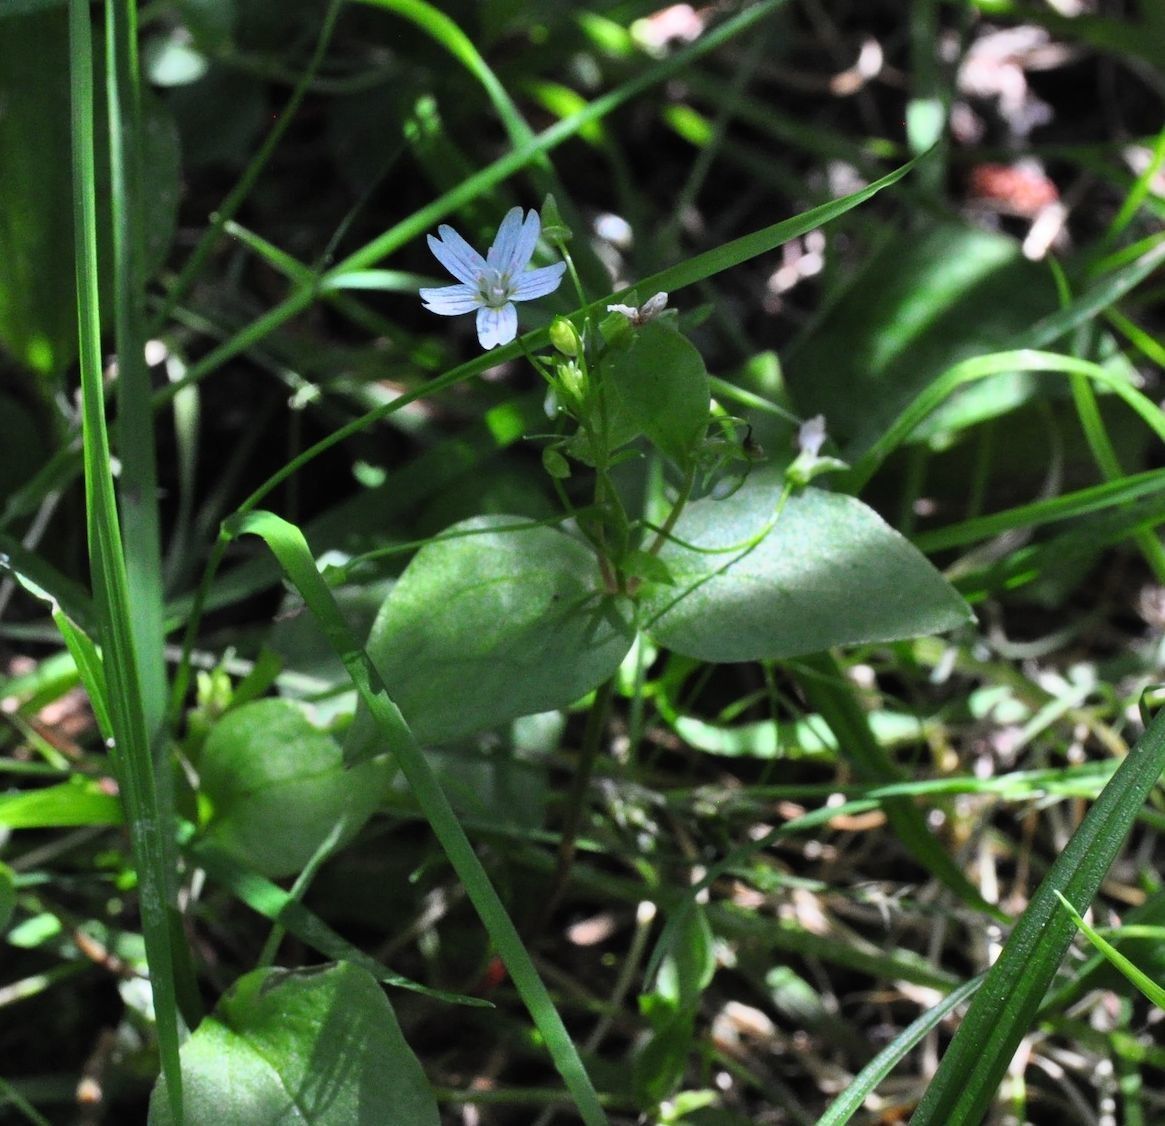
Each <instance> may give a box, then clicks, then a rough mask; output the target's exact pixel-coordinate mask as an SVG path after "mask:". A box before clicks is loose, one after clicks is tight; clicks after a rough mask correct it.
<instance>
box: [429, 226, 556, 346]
mask: <svg viewBox="0 0 1165 1126" xmlns="http://www.w3.org/2000/svg"><path fill="white" fill-rule="evenodd" d="M541 230H542V222H541V220H540V219H539V218H538V212H537V211H531V212H530V213H529V214H528V215H527V216H526V218H525V219H523V218H522V209H521V208H520V207H514V208H511V210H510V211H508V212H507V213H506V217H505V218H504V219H503V220H502V225H501V226H500V227H499V228H498V233H497V237H496V238H495V239H494V243H493V246H491V247H490V248H489V252H488V253H487V254H486V256H485V257H484V258H483V257H482V256H481V255H480V254H478V252H477V251H476V250H474V249H473V247H472V246H470V245H469V243H467V242H466V241H465V239H463V238H462V237H461V236H460V235H459V234H458V233H457V232H456V231H455V230H454V229H453V228H452V227H450V226H446V225H445V224H442V225H441V226H439V227H438V228H437V234H438V235H439V236H440V237H439V238H434V237H433V236H432V235H429V249H430V250H431V251H432V252H433V253H434V254H435V255H436V256H437V260H438V261H439V262H440V263H441V265H442V266H444V267H445V269H447V270H448V271H449V272H450V273H451V274H452V275H453V276H454V277H455V278H456V279H457V280H458V281H459V282H460V283H461V284H460V285H443V286H437V287H435V288H431V289H422V290H421V300H422V301H423V302H424V304H425V308H426V309H428V310H430V312H433V313H440V314H441V315H442V316H444V317H456V316H458V315H460V314H461V313H472V312H473V311H474V310H476V311H477V338H478V340H480V341H481V346H482V347H483V348H493V347H496V346H497V345H499V344H509V343H510V341H511V340H513V339H514V337H515V336H517V335H518V313H517V310H516V309H515V308H514V302H515V301H533V300H534V298H535V297H545V296H546V295H547V294H548V293H553V292H554V291H555V290H556V289H557V288H558V286H559V283H560V282H561V281H562V275H563V273H564V272H565V270H566V263H565V262H555V263H554V265H553V266H542V267H541V268H539V269H536V270H528V269H526V267H527V266H529V264H530V259H531V257H532V256H533V254H534V247H535V246H536V245H537V243H538V235H539V233H540V232H541Z"/></svg>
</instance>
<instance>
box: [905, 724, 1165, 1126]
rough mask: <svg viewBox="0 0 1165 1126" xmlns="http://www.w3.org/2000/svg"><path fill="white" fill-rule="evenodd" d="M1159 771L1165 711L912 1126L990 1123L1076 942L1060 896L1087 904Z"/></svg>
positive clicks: (1085, 830) (1047, 888) (1084, 833)
mask: <svg viewBox="0 0 1165 1126" xmlns="http://www.w3.org/2000/svg"><path fill="white" fill-rule="evenodd" d="M1163 767H1165V711H1161V712H1158V713H1157V715H1156V716H1155V717H1154V719H1153V720H1152V722H1151V723H1150V724H1149V726H1148V728H1147V729H1146V730H1145V733H1144V734H1143V735H1142V736H1141V738H1140V739H1138V740H1137V743H1136V745H1135V746H1134V747H1133V749H1132V750H1131V751H1130V752H1129V754H1128V756H1127V757H1126V758H1125V760H1124V762H1122V763H1121V765H1120V766H1119V768H1118V769H1117V771H1116V773H1115V774H1114V775H1113V777H1112V780H1111V781H1110V782H1109V783H1108V785H1107V786H1105V788H1104V790H1103V791H1101V794H1100V796H1099V797H1098V798H1097V800H1096V802H1095V804H1094V805H1093V806H1092V808H1091V809H1090V810H1089V811H1088V814H1087V816H1086V817H1085V818H1084V821H1083V822H1082V823H1081V825H1080V827H1079V828H1078V829H1077V830H1076V832H1075V833H1074V834H1073V835H1072V838H1071V840H1070V841H1069V842H1068V844H1067V845H1066V846H1065V848H1064V849H1063V850H1062V851H1061V852H1060V855H1059V856H1058V857H1057V858H1056V860H1055V862H1054V863H1053V865H1052V867H1051V870H1050V871H1049V872H1048V875H1047V876H1046V877H1045V878H1044V881H1043V883H1041V884H1040V886H1039V888H1038V890H1037V891H1036V893H1035V895H1034V896H1033V897H1032V900H1031V903H1030V904H1029V905H1028V908H1027V910H1026V911H1024V913H1023V915H1022V916H1021V917H1020V919H1019V922H1018V923H1017V924H1016V926H1015V929H1014V930H1013V931H1012V932H1011V936H1010V937H1009V938H1008V940H1007V944H1006V945H1005V946H1004V948H1003V953H1002V954H1000V956H999V959H998V961H996V963H995V965H993V966H992V967H991V969H990V970H989V971H988V973H987V978H986V980H985V981H984V983H983V987H982V988H981V989H980V990H979V993H978V995H977V996H976V997H975V1000H974V1001H973V1002H972V1003H971V1008H970V1010H969V1011H968V1013H967V1016H966V1018H965V1019H964V1020H963V1023H962V1025H961V1026H960V1028H959V1030H958V1032H957V1033H956V1035H955V1038H954V1040H953V1041H952V1042H951V1044H950V1047H949V1048H948V1049H947V1051H946V1054H945V1055H944V1056H943V1059H942V1063H941V1064H940V1065H939V1069H938V1072H937V1073H936V1074H935V1077H934V1079H933V1080H932V1082H931V1084H930V1086H929V1088H927V1091H926V1094H925V1095H924V1097H923V1100H922V1102H921V1104H920V1105H919V1108H918V1112H917V1114H916V1115H915V1117H914V1118H913V1119H912V1122H913V1123H914V1124H915V1126H970V1124H972V1123H977V1122H979V1121H980V1120H981V1119H982V1117H983V1116H984V1115H985V1114H986V1113H987V1110H988V1108H989V1106H990V1104H991V1101H992V1099H993V1098H994V1095H995V1091H996V1089H997V1088H998V1086H999V1082H1000V1080H1001V1079H1002V1077H1003V1074H1004V1072H1005V1071H1006V1070H1007V1066H1008V1064H1009V1063H1010V1062H1011V1058H1012V1056H1013V1055H1014V1054H1015V1050H1016V1048H1017V1047H1018V1046H1019V1042H1020V1040H1021V1039H1022V1038H1023V1036H1024V1034H1025V1033H1026V1032H1027V1030H1028V1028H1029V1027H1030V1025H1031V1022H1032V1020H1033V1019H1034V1018H1035V1015H1036V1013H1037V1011H1038V1009H1039V1005H1040V1001H1041V999H1042V998H1043V996H1044V993H1045V992H1046V991H1047V989H1048V986H1049V985H1050V984H1051V982H1052V978H1053V977H1054V976H1055V973H1056V970H1057V968H1058V967H1059V965H1060V961H1061V959H1062V958H1063V957H1064V954H1065V952H1066V951H1067V949H1068V946H1069V944H1070V943H1071V941H1072V936H1073V934H1074V933H1075V924H1074V923H1073V921H1072V919H1071V917H1070V916H1069V915H1068V914H1067V912H1065V911H1064V910H1063V909H1062V907H1061V904H1060V900H1059V898H1058V896H1059V895H1063V896H1064V898H1066V899H1067V900H1068V902H1069V903H1071V904H1072V906H1074V907H1075V908H1076V909H1077V911H1081V910H1083V909H1085V908H1086V907H1087V906H1088V905H1089V904H1090V903H1091V902H1092V898H1093V896H1095V895H1096V892H1097V890H1098V889H1099V887H1100V882H1101V880H1102V879H1103V878H1104V875H1105V873H1106V872H1107V871H1108V869H1109V867H1110V865H1111V864H1112V862H1113V860H1114V859H1115V858H1116V855H1117V853H1118V851H1119V850H1120V847H1121V845H1122V843H1123V842H1124V839H1125V836H1126V835H1127V834H1128V831H1129V828H1130V826H1131V825H1132V823H1133V821H1134V820H1135V818H1136V816H1137V813H1138V812H1139V810H1140V808H1141V805H1142V804H1143V803H1144V801H1145V798H1146V797H1147V796H1148V794H1149V792H1150V791H1151V790H1152V788H1153V787H1154V786H1155V785H1156V783H1157V779H1158V778H1159V777H1160V775H1161V771H1162V768H1163Z"/></svg>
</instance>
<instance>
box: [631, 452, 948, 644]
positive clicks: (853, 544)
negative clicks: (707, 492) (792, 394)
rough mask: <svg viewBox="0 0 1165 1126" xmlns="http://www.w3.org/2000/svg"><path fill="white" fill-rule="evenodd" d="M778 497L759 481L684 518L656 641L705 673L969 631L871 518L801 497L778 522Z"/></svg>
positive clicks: (670, 558) (896, 539)
mask: <svg viewBox="0 0 1165 1126" xmlns="http://www.w3.org/2000/svg"><path fill="white" fill-rule="evenodd" d="M781 489H782V486H781V484H780V481H779V479H777V478H775V477H774V476H773V475H772V474H763V475H760V474H758V475H754V476H753V478H751V479H750V480H749V481H748V482H746V483H745V485H744V486H742V487H741V488H740V489H739V490H738V491H737V492H736V493H735V494H733V495H732V496H731V497H728V498H727V499H725V500H712V499H707V500H699V501H696V502H695V503H693V504H691V505H689V506H688V508H687V509H686V510H685V512H684V514H683V516H682V517H681V518H680V520H679V522H678V524H677V525H676V528H675V540H673V541H672V542H670V543H668V544H667V545H666V546H665V547H664V549H663V550H662V551H661V552H660V558H661V559H662V560H663V561H664V562H665V563H666V564H667V567H668V570H669V571H670V572H671V575H672V577H673V579H674V583H675V585H673V586H666V587H657V588H654V589H653V590H651V591H649V592H648V593H647V595H646V597H645V601H644V621H645V622H646V623H647V625H646V626H645V629H646V631H647V633H648V634H649V635H650V636H651V637H652V638H653V639H654V640H656V641H657V642H659V644H661V645H664V646H666V647H667V648H669V649H672V650H673V651H675V652H677V653H682V654H684V655H686V656H689V657H696V658H698V659H699V660H703V661H716V662H730V661H752V660H763V659H769V658H778V657H795V656H798V655H801V654H804V653H816V652H820V651H821V650H823V649H828V648H830V647H831V646H834V645H847V644H856V643H861V642H870V641H894V640H897V639H900V638H905V637H917V636H920V635H923V634H931V633H940V632H942V631H943V630H949V629H954V628H956V627H957V626H961V625H963V624H965V623H966V622H968V621H970V620H971V611H970V608H969V607H968V606H967V604H966V603H965V602H964V601H963V600H962V598H960V597H959V595H958V594H957V593H956V592H955V590H954V588H953V587H951V585H950V584H949V583H948V582H947V581H946V580H945V579H944V578H943V577H942V575H940V574H939V573H938V571H936V570H935V569H934V567H932V566H931V564H930V563H929V562H927V560H926V558H925V557H924V556H923V555H922V554H921V553H920V552H919V551H918V550H917V549H916V548H914V547H913V546H911V544H910V543H908V542H907V541H906V540H905V539H904V538H903V537H902V536H900V535H899V534H898V533H897V532H896V531H894V529H893V528H891V527H890V526H889V525H887V524H886V522H885V521H884V520H883V519H882V518H881V517H880V516H879V515H878V514H877V513H876V512H874V510H873V509H871V508H868V507H867V506H866V505H864V504H862V503H861V501H859V500H856V499H855V498H853V497H849V496H839V495H836V494H833V493H827V492H824V491H822V490H820V489H813V488H808V489H805V490H804V491H803V492H801V493H799V494H796V495H794V496H791V497H790V498H789V500H788V502H787V503H786V504H785V506H784V508H783V510H782V511H781V512H780V515H779V517H776V519H775V520H774V517H775V515H776V512H777V506H778V504H779V502H780V497H781ZM685 545H692V546H685ZM696 549H698V550H696Z"/></svg>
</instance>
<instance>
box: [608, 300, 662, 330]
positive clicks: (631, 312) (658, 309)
mask: <svg viewBox="0 0 1165 1126" xmlns="http://www.w3.org/2000/svg"><path fill="white" fill-rule="evenodd" d="M666 308H667V294H666V293H657V294H656V295H655V296H654V297H649V298H648V299H647V300H646V301H644V302H643V304H642V305H640V306H639V308H638V309H636V308H635V306H634V305H608V306H607V312H608V313H622V314H623V316H625V317H626V318H627V319H628V320H630V321H631V323H632V324H636V325H642V324H647V322H648V321H650V320H651V319H652V318H654V317H658V316H659V314H660V313H662V312H663V311H664V309H666Z"/></svg>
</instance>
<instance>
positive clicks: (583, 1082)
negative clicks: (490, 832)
mask: <svg viewBox="0 0 1165 1126" xmlns="http://www.w3.org/2000/svg"><path fill="white" fill-rule="evenodd" d="M228 531H229V532H230V533H231V534H233V535H247V534H249V535H256V536H259V537H260V538H262V539H263V540H264V541H265V542H266V544H267V546H268V547H269V548H270V549H271V551H272V552H273V554H274V555H275V557H276V558H277V559H278V560H279V563H280V565H281V566H282V567H283V569H284V571H285V572H286V573H287V576H288V578H289V579H290V580H291V582H292V583H293V584H294V585H295V587H296V589H297V590H298V591H299V593H300V595H301V596H302V597H303V600H304V602H306V603H307V606H308V609H309V610H311V612H312V614H313V615H314V616H315V618H316V621H317V622H318V623H319V625H320V628H321V629H322V630H323V631H324V633H325V635H326V636H327V639H328V641H329V643H330V644H331V646H332V648H333V649H334V650H335V651H336V654H337V655H338V656H339V657H340V659H341V660H342V661H343V662H344V665H345V667H346V668H347V669H348V673H349V675H350V676H351V678H352V683H353V684H354V685H355V686H356V690H357V692H358V693H359V694H360V697H361V699H362V700H363V701H364V703H365V704H366V705H367V707H368V710H369V711H370V712H371V714H372V716H373V719H374V720H375V722H376V724H377V726H378V727H379V728H380V731H381V734H382V736H383V737H384V739H385V742H386V743H387V744H388V745H389V746H390V747H391V748H392V750H393V753H394V754H395V756H396V759H397V762H398V763H399V764H400V767H401V771H402V772H403V774H404V776H405V778H406V779H407V780H408V783H409V786H410V787H411V788H412V791H413V794H414V796H415V797H416V799H417V803H418V804H419V805H420V807H421V810H422V811H423V813H424V814H425V817H426V819H427V820H428V822H429V824H430V826H431V827H432V829H433V832H434V833H435V834H436V836H437V839H438V840H439V841H440V843H441V847H442V848H443V849H444V850H445V855H446V856H448V858H449V862H450V864H452V866H453V869H454V871H455V872H456V873H457V876H458V878H459V879H460V880H461V883H462V884H463V885H464V887H465V891H466V894H467V895H468V896H469V899H470V901H471V902H472V903H473V905H474V907H475V908H476V910H477V913H478V915H479V916H480V917H481V920H482V922H483V923H484V925H485V928H486V930H487V931H488V933H489V936H490V938H491V939H492V940H493V943H494V945H495V946H496V948H497V951H498V954H499V955H500V957H501V959H502V961H503V963H504V964H505V966H506V969H507V970H508V971H509V974H510V977H511V978H512V980H513V982H514V985H515V987H516V988H517V990H518V993H519V995H520V996H521V998H522V1000H523V1002H525V1004H526V1007H527V1009H528V1010H529V1012H530V1016H531V1017H532V1018H533V1020H534V1024H535V1025H536V1026H537V1028H538V1030H539V1032H541V1033H542V1036H543V1038H544V1040H545V1042H546V1047H547V1050H548V1051H549V1053H550V1056H551V1059H552V1060H553V1061H554V1064H555V1066H556V1067H557V1068H558V1070H559V1073H560V1074H561V1075H562V1077H563V1080H564V1081H565V1083H566V1086H567V1088H568V1089H569V1091H570V1093H571V1094H572V1095H573V1096H574V1100H575V1104H576V1105H577V1106H578V1109H579V1112H580V1114H581V1115H582V1119H583V1121H584V1122H585V1123H586V1124H587V1126H600V1124H604V1123H606V1121H607V1117H606V1114H605V1113H604V1112H603V1108H602V1106H601V1105H600V1103H599V1097H598V1095H597V1093H596V1092H595V1089H594V1087H593V1085H592V1084H591V1081H590V1077H589V1076H588V1075H587V1073H586V1069H585V1068H584V1067H583V1063H582V1060H581V1059H580V1058H579V1055H578V1050H577V1049H576V1048H575V1046H574V1044H573V1043H572V1041H571V1039H570V1034H569V1033H568V1032H567V1031H566V1027H565V1025H563V1023H562V1018H561V1017H560V1016H559V1014H558V1010H557V1009H556V1008H555V1007H554V1002H553V1001H552V1000H551V998H550V994H549V993H548V992H547V990H546V986H545V985H543V984H542V979H541V978H540V977H539V976H538V971H537V970H536V969H535V968H534V963H533V961H532V959H531V958H530V955H529V953H528V952H527V950H526V947H525V946H524V944H523V943H522V939H521V937H520V936H519V935H518V932H517V929H516V928H515V927H514V924H513V922H512V921H511V920H510V917H509V915H508V914H507V913H506V909H505V907H504V905H503V904H502V901H501V899H500V898H499V897H498V894H497V892H496V891H495V890H494V887H493V884H492V883H491V882H490V878H489V876H488V875H487V874H486V871H485V869H484V868H483V867H482V864H481V861H480V860H478V858H477V853H475V852H474V851H473V846H472V845H471V844H470V843H469V838H468V837H466V835H465V831H464V830H463V829H462V827H461V823H460V822H459V821H458V820H457V815H456V814H455V813H454V812H453V808H452V807H451V806H450V804H449V800H448V798H446V796H445V793H444V791H443V790H442V789H441V785H440V783H439V782H438V781H437V778H436V775H435V774H434V773H433V769H432V767H431V766H430V765H429V761H428V759H427V758H426V757H425V755H424V752H423V751H422V750H421V748H420V747H419V746H418V745H417V743H416V741H415V740H414V739H413V735H412V732H411V731H410V730H409V728H408V725H407V724H406V723H405V720H404V717H403V716H402V715H401V714H400V710H399V709H398V708H397V706H396V704H394V703H393V701H392V698H391V697H390V696H389V694H388V690H387V688H385V686H384V683H383V681H382V680H381V679H380V674H379V673H378V672H377V671H376V668H375V667H374V666H373V664H372V661H371V660H370V659H369V657H368V654H367V653H366V652H365V651H364V647H363V646H362V645H361V644H360V643H359V641H357V640H356V638H355V637H354V636H353V635H352V632H351V630H350V629H349V627H348V624H347V622H346V621H345V620H344V617H343V615H342V614H341V612H340V609H339V607H338V606H337V605H336V602H335V599H334V598H333V597H332V592H331V590H330V589H329V588H328V585H327V583H325V582H324V580H323V578H322V577H321V576H320V573H319V571H318V570H317V569H316V564H315V560H314V559H313V558H312V554H311V551H310V550H309V548H308V545H307V541H306V540H305V539H304V538H303V534H302V533H301V532H300V530H299V529H298V528H296V527H295V526H294V525H293V524H289V523H288V522H287V521H286V520H283V519H281V518H280V517H278V516H276V515H274V514H273V513H270V512H252V513H250V514H249V515H247V516H246V517H244V518H243V519H241V520H239V521H237V522H236V523H235V524H234V526H233V527H231V528H229V529H228Z"/></svg>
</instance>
